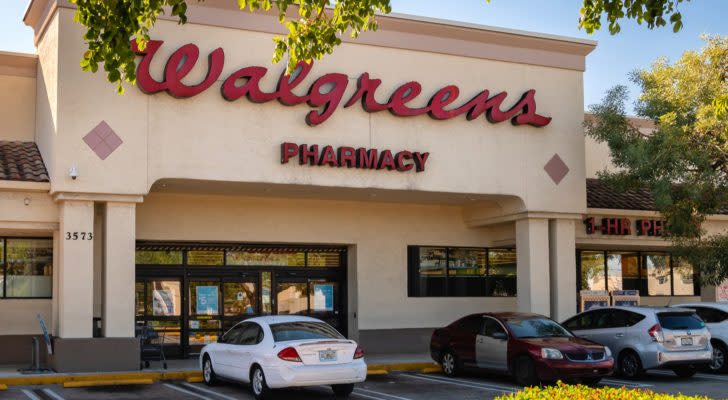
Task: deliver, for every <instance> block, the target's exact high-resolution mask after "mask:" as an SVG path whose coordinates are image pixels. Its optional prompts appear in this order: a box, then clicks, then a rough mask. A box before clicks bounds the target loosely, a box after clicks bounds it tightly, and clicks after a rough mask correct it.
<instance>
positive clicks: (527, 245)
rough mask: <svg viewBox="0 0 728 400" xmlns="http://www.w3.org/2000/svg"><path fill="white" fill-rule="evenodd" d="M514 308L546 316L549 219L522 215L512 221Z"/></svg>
mask: <svg viewBox="0 0 728 400" xmlns="http://www.w3.org/2000/svg"><path fill="white" fill-rule="evenodd" d="M516 257H517V258H518V260H517V269H516V273H517V274H518V285H517V289H518V311H520V312H531V313H536V314H543V315H546V316H549V315H550V314H551V302H550V301H549V295H550V290H549V282H550V279H549V221H548V219H546V218H524V219H519V220H517V221H516Z"/></svg>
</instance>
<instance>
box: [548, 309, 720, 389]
mask: <svg viewBox="0 0 728 400" xmlns="http://www.w3.org/2000/svg"><path fill="white" fill-rule="evenodd" d="M562 325H563V326H565V327H566V328H567V329H569V330H571V332H573V333H574V335H576V336H578V337H583V338H585V339H589V340H591V341H594V342H597V343H599V344H602V345H604V346H608V347H609V348H610V349H611V350H612V353H613V354H614V357H615V359H616V360H617V363H616V365H615V368H614V369H615V372H616V373H619V374H620V375H622V376H624V377H627V378H632V379H635V378H639V377H640V376H641V375H642V374H643V373H644V371H645V370H648V369H655V368H664V369H671V370H673V371H674V372H675V374H677V375H678V376H680V377H690V376H693V375H694V374H695V372H696V371H697V370H698V369H699V368H702V367H704V366H706V365H708V364H709V363H710V361H711V358H712V354H713V349H712V347H711V345H710V333H709V332H708V329H707V328H706V327H705V323H704V322H703V321H702V320H701V319H700V317H698V316H697V315H696V314H695V312H694V311H693V310H689V309H679V308H667V307H659V308H657V307H654V308H653V307H618V306H613V307H600V308H596V309H591V310H589V311H585V312H582V313H580V314H577V315H575V316H574V317H572V318H569V319H568V320H566V321H564V323H563V324H562Z"/></svg>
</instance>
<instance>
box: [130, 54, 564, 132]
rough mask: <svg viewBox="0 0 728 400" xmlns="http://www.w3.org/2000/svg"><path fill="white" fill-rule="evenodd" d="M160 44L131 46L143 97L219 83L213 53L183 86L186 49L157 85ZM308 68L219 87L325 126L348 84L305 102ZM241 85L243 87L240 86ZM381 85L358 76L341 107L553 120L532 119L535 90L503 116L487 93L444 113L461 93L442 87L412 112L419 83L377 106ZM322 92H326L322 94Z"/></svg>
mask: <svg viewBox="0 0 728 400" xmlns="http://www.w3.org/2000/svg"><path fill="white" fill-rule="evenodd" d="M163 43H164V42H163V41H161V40H150V41H149V42H148V43H147V47H146V48H145V49H144V50H140V49H139V48H138V47H137V44H136V40H132V41H131V44H132V48H133V49H134V52H135V53H136V54H138V55H140V56H142V60H141V61H140V62H139V67H138V69H137V83H138V84H139V88H140V89H141V90H142V91H143V92H144V93H147V94H152V93H157V92H160V91H163V90H165V91H167V93H169V94H170V95H172V96H174V97H179V98H185V97H192V96H195V95H197V94H200V93H202V92H203V91H205V90H206V89H208V88H209V87H210V86H212V84H213V83H215V81H217V79H218V78H219V77H220V74H221V73H222V70H223V66H224V64H225V53H224V51H223V50H222V48H217V49H215V50H213V51H212V52H211V53H210V54H209V66H208V71H207V76H206V77H205V79H204V80H203V81H202V82H200V83H198V84H196V85H186V84H184V83H182V79H183V78H184V77H185V76H187V74H188V73H189V72H190V71H191V70H192V68H193V67H194V66H195V64H196V63H197V59H198V57H199V55H200V50H199V48H198V47H197V46H196V45H194V44H192V43H190V44H186V45H184V46H182V47H180V48H179V49H177V50H176V51H175V52H174V53H172V55H171V56H170V57H169V59H168V60H167V63H166V67H165V69H164V78H163V79H162V80H161V81H157V80H155V79H154V78H152V76H151V72H150V70H149V67H150V65H151V63H152V58H153V57H154V55H155V54H156V52H157V50H159V48H160V47H161V46H162V44H163ZM312 68H313V63H311V64H308V63H305V62H300V63H299V64H298V66H297V67H296V70H297V71H299V72H298V74H297V75H295V74H294V75H295V77H293V78H292V77H291V76H289V75H285V74H282V75H281V77H280V79H279V80H278V86H277V90H276V91H275V92H264V91H262V90H261V89H260V81H261V80H262V79H263V77H264V76H265V75H266V73H267V72H268V69H267V68H265V67H257V66H251V67H245V68H241V69H239V70H237V71H236V72H234V73H233V74H232V75H230V76H229V77H227V78H226V79H225V81H224V82H223V84H222V87H221V91H222V96H223V97H224V98H225V99H226V100H228V101H235V100H237V99H239V98H241V97H243V96H245V97H247V98H248V100H250V101H252V102H255V103H265V102H268V101H272V100H278V101H279V102H280V103H281V104H284V105H287V106H294V105H297V104H301V103H304V102H305V103H308V105H309V106H311V107H321V108H320V109H319V110H313V111H310V112H309V113H308V114H307V115H306V123H308V124H309V125H311V126H315V125H318V124H321V123H323V122H324V121H326V120H327V119H328V118H329V117H331V115H332V114H333V113H334V112H335V111H336V108H337V107H338V106H339V104H340V103H341V101H342V100H343V96H344V92H345V91H346V87H347V85H348V84H349V76H348V75H346V74H341V73H331V74H325V75H323V76H321V77H319V78H318V79H316V81H315V82H314V83H313V84H312V85H311V87H310V88H309V89H308V93H307V94H305V95H303V96H298V95H296V94H294V93H293V92H292V91H293V90H294V89H295V88H296V87H297V86H298V85H299V84H300V83H301V82H302V81H303V80H304V79H305V78H306V77H307V76H308V74H309V73H310V72H311V69H312ZM239 81H242V83H241V84H239ZM381 83H382V81H381V80H380V79H374V78H371V77H370V76H369V73H367V72H364V73H362V74H361V75H360V76H359V79H358V82H357V89H356V92H355V93H354V95H353V96H351V97H350V98H349V99H348V100H347V101H346V103H344V107H350V106H352V105H354V104H356V103H357V102H361V104H362V107H363V108H364V110H366V111H368V112H377V111H384V110H389V112H391V113H392V114H394V115H399V116H402V117H411V116H416V115H422V114H428V115H429V116H430V117H432V118H434V119H440V120H444V119H450V118H454V117H457V116H459V115H462V114H465V117H466V118H467V119H468V120H473V119H476V118H479V117H480V116H485V118H486V119H487V120H488V121H489V122H491V123H497V122H503V121H506V120H509V119H510V120H511V122H512V123H513V125H523V124H528V125H532V126H546V125H548V124H549V122H551V118H549V117H544V116H542V115H539V114H537V113H536V100H535V97H534V96H535V94H536V91H535V90H533V89H531V90H528V91H526V92H525V93H523V95H522V96H521V98H520V100H519V101H518V102H517V103H516V104H515V105H514V106H512V107H511V108H509V109H508V110H506V111H501V105H502V103H503V102H504V101H505V100H506V98H507V97H508V93H506V92H500V93H497V94H495V95H493V96H491V93H490V91H488V90H483V91H481V92H480V93H479V94H478V95H476V96H475V97H473V98H472V99H470V100H467V102H466V103H464V104H462V105H460V106H459V107H455V108H449V109H446V107H447V106H450V105H451V104H453V103H455V101H456V100H457V99H458V96H459V95H460V89H459V88H458V87H457V86H454V85H449V86H445V87H443V88H441V89H440V90H438V91H437V92H435V94H433V95H432V96H431V97H430V100H429V102H428V104H427V106H425V107H419V108H413V107H411V106H408V105H407V103H409V102H410V101H412V100H414V99H415V98H416V97H417V96H419V95H420V93H422V85H420V83H419V82H415V81H411V82H407V83H405V84H403V85H401V86H400V87H399V88H397V89H396V90H395V91H394V92H393V93H392V94H391V96H390V97H389V101H388V102H386V103H379V102H378V101H377V100H376V98H375V93H376V91H377V88H379V85H380V84H381ZM323 88H326V90H325V91H323V90H322V89H323Z"/></svg>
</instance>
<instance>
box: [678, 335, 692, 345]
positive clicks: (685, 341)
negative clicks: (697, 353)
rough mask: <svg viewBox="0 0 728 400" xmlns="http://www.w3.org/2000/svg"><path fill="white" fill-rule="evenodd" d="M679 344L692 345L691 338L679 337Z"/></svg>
mask: <svg viewBox="0 0 728 400" xmlns="http://www.w3.org/2000/svg"><path fill="white" fill-rule="evenodd" d="M680 344H682V345H683V346H692V345H693V338H691V337H684V338H680Z"/></svg>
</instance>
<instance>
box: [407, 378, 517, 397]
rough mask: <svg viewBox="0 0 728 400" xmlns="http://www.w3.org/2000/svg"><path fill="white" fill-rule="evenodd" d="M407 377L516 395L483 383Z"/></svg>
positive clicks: (507, 390)
mask: <svg viewBox="0 0 728 400" xmlns="http://www.w3.org/2000/svg"><path fill="white" fill-rule="evenodd" d="M405 375H406V376H408V377H410V378H414V379H421V380H424V381H430V382H437V383H447V384H448V385H454V386H462V387H469V388H475V389H482V390H491V391H494V392H501V393H515V391H514V390H513V389H504V388H502V387H498V386H491V385H487V384H481V383H478V384H476V383H473V382H470V381H463V382H468V383H461V382H460V381H455V380H453V379H450V378H443V379H436V378H430V377H424V376H419V375H411V374H405Z"/></svg>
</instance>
